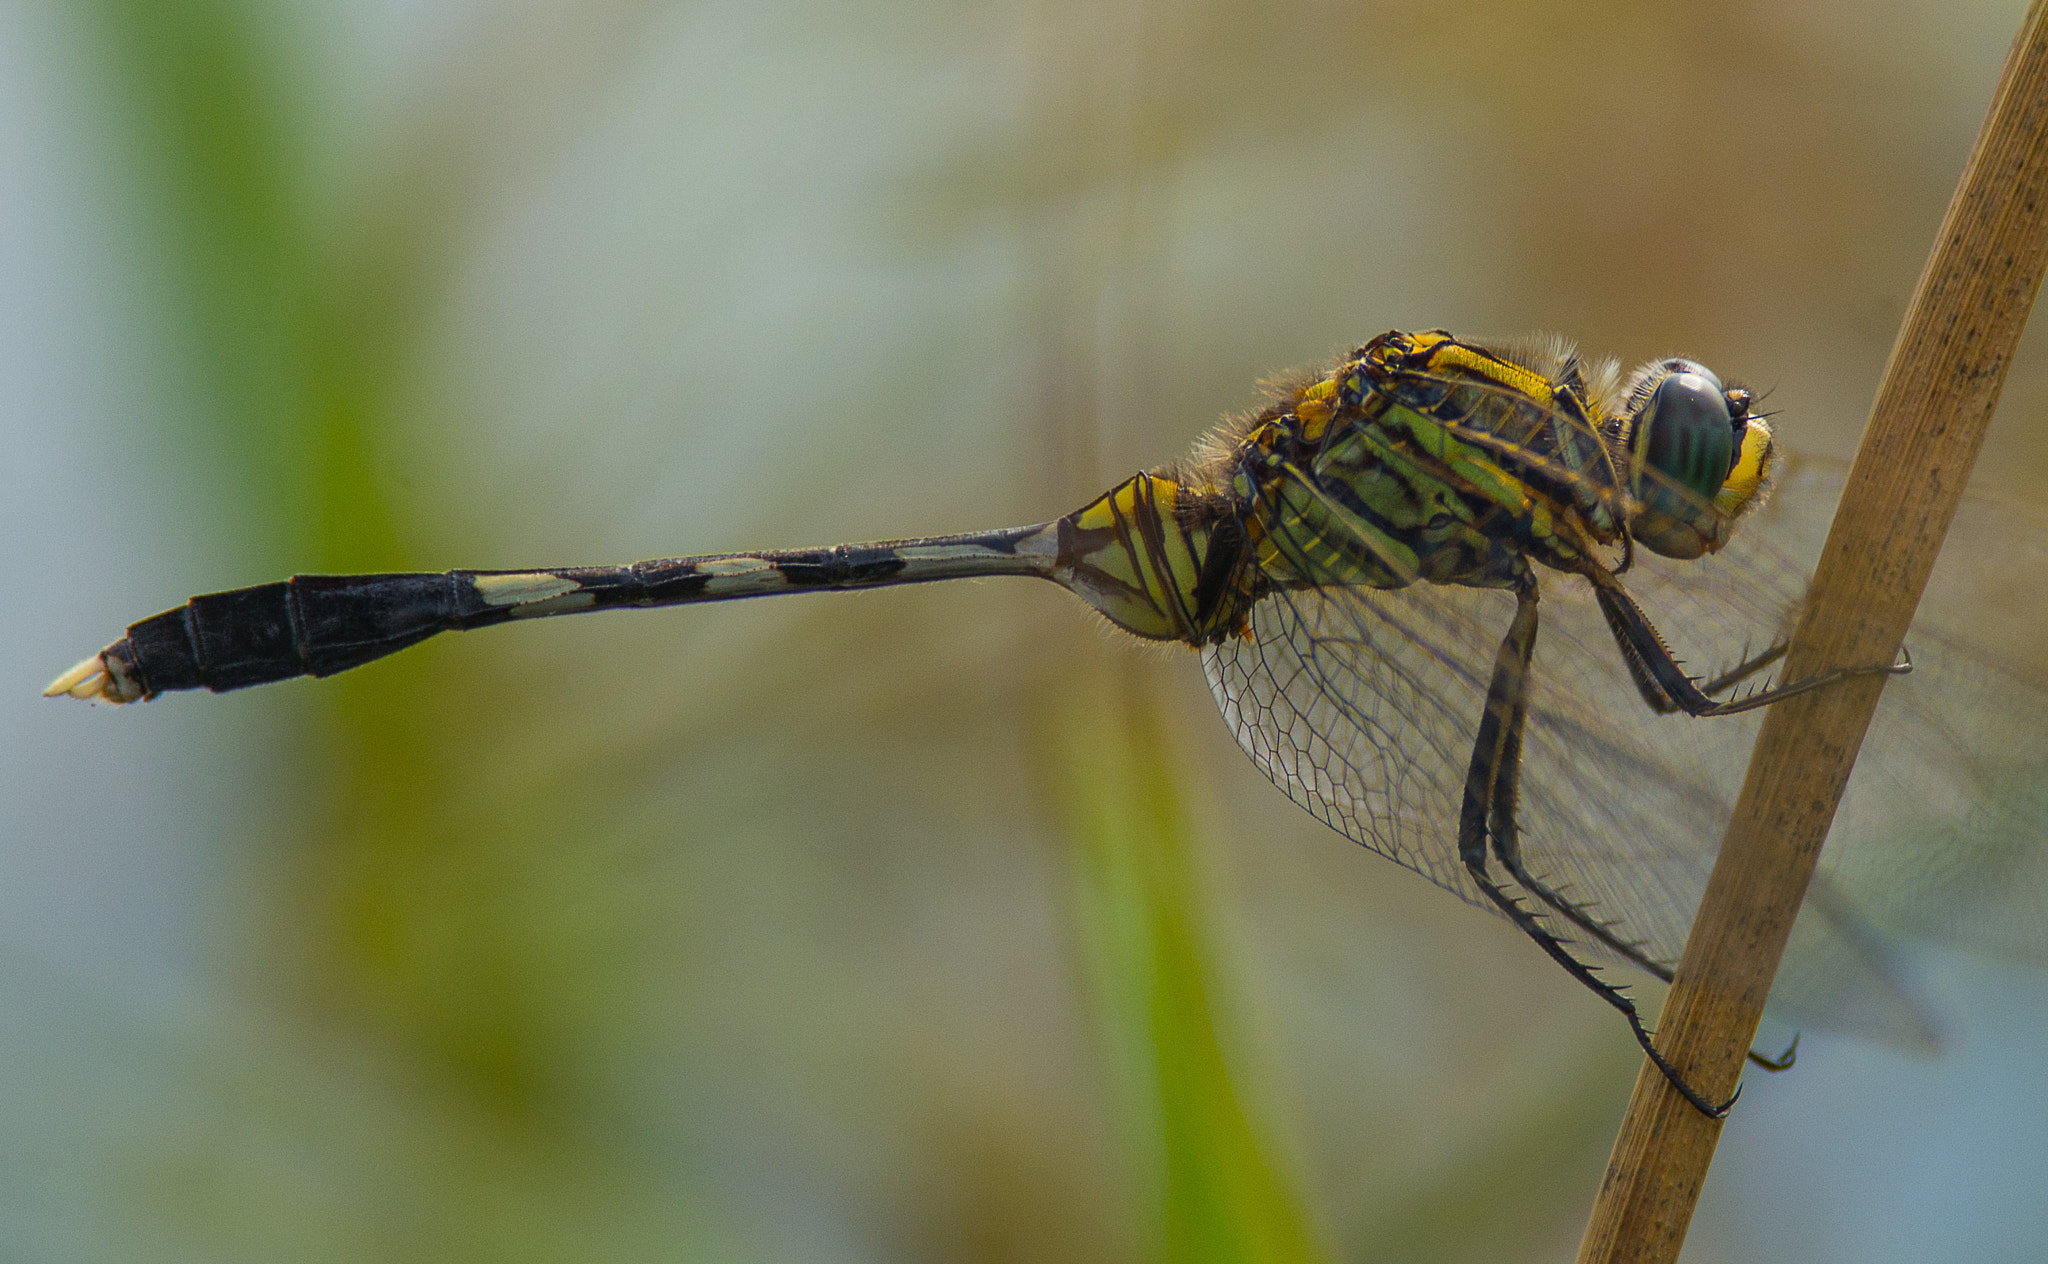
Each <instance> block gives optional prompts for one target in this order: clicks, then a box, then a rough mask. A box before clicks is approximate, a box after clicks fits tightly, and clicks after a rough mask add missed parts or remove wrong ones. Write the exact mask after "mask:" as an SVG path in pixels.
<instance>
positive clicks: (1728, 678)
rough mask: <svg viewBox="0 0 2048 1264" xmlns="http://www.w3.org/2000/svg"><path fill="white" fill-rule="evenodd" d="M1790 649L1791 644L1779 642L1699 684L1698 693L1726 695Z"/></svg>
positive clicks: (1783, 655)
mask: <svg viewBox="0 0 2048 1264" xmlns="http://www.w3.org/2000/svg"><path fill="white" fill-rule="evenodd" d="M1791 648H1792V642H1790V641H1779V642H1778V643H1777V644H1775V645H1773V646H1771V647H1770V648H1769V649H1767V650H1765V651H1763V652H1762V653H1760V654H1754V655H1751V656H1750V657H1748V658H1745V659H1743V660H1742V661H1741V662H1739V663H1737V664H1735V666H1733V667H1731V668H1729V669H1728V670H1727V671H1725V672H1722V673H1721V674H1720V675H1718V676H1716V677H1714V678H1713V679H1712V680H1706V681H1702V682H1700V692H1701V693H1704V694H1716V693H1726V692H1727V691H1728V690H1730V689H1733V688H1734V687H1735V686H1737V685H1739V684H1741V683H1742V682H1743V681H1745V680H1748V679H1749V678H1750V677H1751V676H1754V675H1756V674H1757V673H1758V672H1760V671H1762V670H1763V669H1764V668H1766V667H1769V666H1770V665H1771V664H1772V663H1775V662H1777V661H1778V660H1779V659H1781V658H1783V657H1785V652H1786V651H1787V650H1789V649H1791Z"/></svg>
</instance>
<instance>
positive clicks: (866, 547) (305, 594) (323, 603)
mask: <svg viewBox="0 0 2048 1264" xmlns="http://www.w3.org/2000/svg"><path fill="white" fill-rule="evenodd" d="M1056 534H1057V533H1056V532H1055V530H1054V528H1053V525H1052V524H1045V525H1042V526H1032V527H1013V528H1008V529H1005V530H1000V531H986V532H978V533H975V534H971V535H959V536H939V537H933V538H930V539H922V540H894V541H887V542H884V543H879V544H843V545H836V546H833V547H831V548H823V549H790V550H784V551H779V552H768V553H729V554H717V555H710V556H704V557H683V558H670V559H664V560H658V561H649V562H634V563H632V564H630V565H627V566H582V567H565V568H562V569H559V570H529V571H462V570H458V571H446V572H442V573H439V574H433V573H427V574H384V575H294V576H293V577H292V578H290V579H287V580H281V581H279V582H277V583H272V584H259V585H257V586H256V587H253V588H238V589H234V590H232V591H228V592H217V593H208V594H206V595H204V596H200V597H194V598H193V599H192V600H190V601H188V602H186V603H185V604H184V605H182V606H179V607H177V608H176V609H174V610H166V611H164V612H163V613H162V614H158V615H152V616H151V617H149V618H147V619H144V620H142V621H141V622H140V623H135V624H131V625H130V626H129V628H128V635H127V636H126V637H124V638H122V639H121V640H119V641H116V642H115V643H114V644H112V645H110V646H108V647H107V648H106V649H104V650H102V651H100V653H98V654H97V655H95V656H93V657H92V658H89V659H87V660H85V661H84V662H83V663H80V664H79V665H78V666H77V667H74V668H73V669H71V671H69V672H66V673H65V674H64V675H63V676H60V677H58V679H57V680H56V682H55V683H53V684H52V685H51V686H50V688H49V690H48V691H47V692H49V693H52V694H58V693H68V694H71V695H72V696H74V697H82V698H104V699H106V700H107V701H109V702H134V701H137V700H139V699H145V698H153V697H155V696H156V695H158V694H160V693H167V692H170V691H173V690H178V689H208V690H211V691H213V692H214V693H225V692H227V691H228V690H231V689H245V688H247V687H249V686H251V685H262V684H268V683H270V682H272V681H278V680H290V679H292V678H293V677H295V676H332V675H334V674H335V673H336V672H342V671H347V670H348V669H349V668H351V667H360V666H361V665H363V664H364V663H367V662H370V661H371V660H373V659H378V658H382V657H383V656H384V655H386V654H391V653H395V652H397V651H399V650H402V649H404V648H406V647H407V646H410V645H416V644H418V643H419V642H421V641H424V640H426V639H427V638H428V637H430V636H433V635H435V634H436V633H440V632H455V631H466V630H469V629H471V628H483V627H490V626H491V625H493V624H497V623H505V622H509V621H511V620H514V619H531V618H545V617H548V616H552V615H562V614H578V613H581V612H583V611H586V610H603V609H606V608H609V607H640V608H645V607H650V606H673V605H684V604H688V603H692V602H700V601H733V600H737V599H739V598H743V597H765V596H770V595H773V594H776V593H786V592H805V591H816V590H821V589H849V588H875V587H883V586H887V585H896V584H918V583H928V582H931V581H933V580H941V579H957V578H962V577H966V576H977V575H1039V576H1044V577H1047V578H1050V577H1052V572H1053V569H1054V564H1055V558H1054V547H1055V545H1054V541H1055V538H1056Z"/></svg>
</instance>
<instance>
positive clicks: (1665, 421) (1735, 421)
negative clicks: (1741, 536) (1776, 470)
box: [1620, 359, 1772, 559]
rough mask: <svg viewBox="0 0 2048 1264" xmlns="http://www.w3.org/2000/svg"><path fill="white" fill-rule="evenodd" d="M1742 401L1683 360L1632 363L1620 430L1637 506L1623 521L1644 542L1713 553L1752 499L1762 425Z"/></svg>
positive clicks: (1756, 493)
mask: <svg viewBox="0 0 2048 1264" xmlns="http://www.w3.org/2000/svg"><path fill="white" fill-rule="evenodd" d="M1750 402H1751V400H1750V394H1749V392H1748V391H1746V390H1743V389H1742V388H1740V387H1729V386H1724V385H1723V384H1722V382H1721V379H1720V378H1718V377H1716V376H1715V375H1714V373H1713V371H1712V370H1710V369H1708V368H1707V367H1706V366H1705V365H1702V364H1698V363H1696V362H1694V361H1691V360H1675V359H1674V360H1658V361H1655V362H1654V363H1651V364H1648V365H1645V366H1644V367H1643V368H1641V369H1639V370H1637V371H1636V375H1635V380H1634V382H1633V383H1632V384H1631V386H1630V389H1629V392H1628V405H1627V409H1626V411H1625V412H1624V413H1623V415H1622V417H1621V418H1620V431H1621V436H1622V438H1623V440H1624V441H1625V443H1626V445H1627V448H1626V452H1627V460H1628V481H1629V488H1630V491H1631V492H1632V493H1633V494H1634V496H1635V500H1636V505H1637V509H1636V512H1635V515H1634V516H1633V517H1632V518H1631V519H1630V520H1629V530H1630V533H1631V534H1633V535H1634V537H1635V538H1636V540H1637V541H1638V542H1639V543H1641V544H1642V545H1643V546H1644V547H1645V548H1647V549H1649V550H1650V551H1652V552H1654V553H1661V554H1663V555H1664V556H1665V557H1673V558H1679V559H1690V558H1695V557H1699V556H1701V555H1702V554H1705V553H1712V552H1715V551H1717V550H1718V549H1720V547H1721V546H1722V545H1724V544H1726V543H1727V542H1728V537H1729V536H1730V535H1731V534H1732V533H1733V531H1734V528H1735V520H1736V519H1737V518H1739V517H1741V516H1742V514H1743V513H1744V512H1746V511H1748V510H1749V509H1751V508H1753V507H1754V506H1755V505H1756V504H1757V503H1758V502H1759V501H1760V499H1761V495H1760V494H1761V493H1762V491H1763V489H1764V487H1765V485H1766V484H1767V483H1768V482H1769V480H1770V475H1771V461H1772V452H1771V428H1770V427H1769V426H1768V425H1766V424H1765V423H1764V420H1763V418H1761V417H1757V416H1755V415H1753V414H1752V413H1751V412H1750V411H1749V406H1750Z"/></svg>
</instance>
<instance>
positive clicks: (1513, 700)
mask: <svg viewBox="0 0 2048 1264" xmlns="http://www.w3.org/2000/svg"><path fill="white" fill-rule="evenodd" d="M1536 593H1537V589H1536V582H1535V580H1534V578H1533V577H1531V578H1525V579H1524V581H1523V582H1522V583H1521V584H1520V585H1518V586H1517V588H1516V590H1515V618H1514V622H1512V623H1511V624H1509V626H1508V632H1507V636H1506V637H1505V638H1503V639H1502V641H1501V646H1500V653H1499V655H1498V656H1497V657H1496V658H1495V659H1494V669H1493V681H1492V683H1491V684H1490V685H1489V686H1488V688H1487V691H1486V705H1485V707H1484V709H1483V710H1482V711H1481V713H1480V718H1479V735H1478V737H1477V739H1476V740H1475V741H1474V742H1473V746H1472V763H1471V766H1470V767H1469V768H1468V769H1467V771H1466V774H1465V795H1464V801H1463V803H1462V804H1461V805H1460V808H1459V813H1458V856H1459V859H1461V860H1462V861H1464V864H1465V869H1466V872H1468V873H1469V874H1471V875H1472V881H1473V882H1474V883H1475V884H1476V885H1477V886H1478V887H1479V889H1480V890H1481V891H1482V892H1484V893H1485V895H1486V898H1487V899H1489V900H1491V901H1493V903H1494V905H1495V907H1497V908H1499V909H1500V911H1501V912H1502V913H1503V914H1505V915H1506V916H1507V919H1508V920H1509V921H1511V922H1513V923H1514V924H1515V926H1516V927H1517V928H1518V929H1520V930H1521V932H1522V933H1523V934H1525V935H1527V936H1528V937H1529V938H1530V939H1533V940H1535V941H1536V945H1537V947H1539V948H1541V949H1543V951H1544V952H1546V953H1548V954H1549V955H1550V958H1551V960H1553V961H1555V962H1557V964H1559V965H1560V966H1563V967H1564V969H1565V972H1566V973H1567V974H1569V975H1571V976H1572V977H1573V978H1575V979H1577V980H1578V981H1579V982H1580V983H1581V984H1583V985H1584V986H1585V987H1586V988H1587V989H1588V990H1590V991H1591V992H1592V993H1593V994H1594V995H1595V996H1598V997H1599V998H1600V999H1601V1000H1604V1001H1606V1002H1607V1003H1608V1004H1609V1005H1612V1006H1613V1007H1614V1008H1615V1009H1617V1010H1619V1011H1621V1014H1622V1017H1624V1018H1626V1019H1627V1020H1628V1025H1629V1030H1630V1031H1632V1032H1634V1033H1635V1037H1636V1043H1637V1044H1639V1045H1641V1046H1642V1048H1643V1052H1644V1053H1645V1054H1646V1055H1647V1056H1648V1057H1649V1059H1650V1061H1651V1062H1652V1063H1653V1064H1654V1065H1655V1066H1656V1068H1657V1069H1658V1070H1659V1071H1661V1072H1662V1073H1663V1075H1664V1078H1665V1079H1667V1080H1669V1081H1670V1082H1671V1086H1672V1087H1673V1088H1675V1089H1677V1090H1678V1092H1679V1094H1680V1095H1681V1096H1683V1097H1684V1098H1685V1100H1686V1101H1688V1102H1690V1103H1692V1105H1693V1107H1694V1108H1695V1109H1697V1110H1698V1111H1699V1112H1700V1113H1702V1114H1704V1115H1707V1116H1709V1117H1710V1118H1714V1119H1721V1118H1724V1117H1726V1115H1727V1114H1728V1108H1729V1107H1730V1106H1733V1105H1734V1104H1735V1098H1734V1097H1730V1098H1729V1099H1728V1100H1727V1101H1725V1102H1722V1103H1720V1104H1719V1105H1716V1104H1714V1103H1713V1102H1710V1101H1708V1100H1707V1098H1706V1097H1705V1096H1703V1095H1702V1094H1701V1093H1700V1092H1699V1091H1698V1090H1697V1089H1695V1088H1693V1087H1692V1085H1690V1084H1688V1083H1687V1082H1686V1080H1685V1077H1684V1076H1683V1075H1682V1074H1680V1073H1679V1070H1678V1068H1677V1067H1674V1066H1672V1065H1671V1064H1670V1063H1669V1062H1667V1061H1666V1060H1665V1058H1664V1055H1663V1054H1662V1053H1660V1052H1658V1050H1657V1046H1656V1045H1655V1043H1653V1042H1652V1040H1651V1038H1650V1031H1649V1029H1648V1028H1647V1027H1645V1026H1644V1025H1643V1019H1642V1015H1641V1014H1640V1013H1638V1012H1637V1010H1636V1005H1635V1002H1634V1001H1632V1000H1630V999H1629V998H1628V995H1627V994H1626V993H1624V992H1623V991H1622V990H1621V989H1620V988H1618V987H1616V986H1614V985H1613V984H1611V983H1609V982H1607V981H1606V980H1605V979H1602V978H1601V977H1600V976H1599V975H1598V974H1597V973H1595V972H1594V970H1593V967H1591V966H1589V965H1587V964H1586V963H1585V962H1583V961H1580V960H1579V959H1578V958H1577V957H1574V956H1572V954H1571V951H1570V949H1569V948H1568V947H1567V946H1566V943H1565V941H1564V940H1561V939H1559V938H1558V937H1557V936H1555V935H1553V934H1551V933H1550V931H1549V930H1548V929H1547V928H1546V927H1545V926H1544V925H1543V922H1542V919H1541V918H1540V917H1539V916H1538V915H1537V914H1534V913H1532V912H1530V911H1529V910H1528V909H1527V908H1524V907H1523V905H1522V902H1521V901H1520V900H1518V899H1516V898H1515V897H1514V896H1512V895H1510V894H1508V893H1507V892H1506V891H1504V890H1502V889H1501V888H1500V886H1499V885H1498V884H1496V883H1495V882H1494V881H1493V879H1492V878H1491V877H1490V876H1489V875H1488V874H1487V872H1486V849H1487V835H1488V833H1489V828H1488V827H1489V825H1490V824H1491V823H1492V821H1493V819H1495V818H1496V817H1497V815H1498V813H1499V805H1500V804H1502V803H1505V804H1507V805H1509V807H1508V810H1507V814H1506V817H1505V819H1506V820H1507V822H1508V823H1509V827H1510V831H1512V822H1513V811H1512V804H1513V801H1514V797H1515V784H1516V779H1517V777H1518V776H1519V768H1518V765H1519V763H1520V759H1521V735H1522V724H1523V717H1524V715H1525V714H1526V712H1527V706H1528V683H1529V665H1530V661H1531V658H1532V656H1533V655H1534V654H1535V650H1536ZM1512 851H1513V843H1512V842H1510V844H1509V854H1512ZM1502 860H1503V862H1504V863H1509V867H1510V870H1511V871H1512V870H1514V869H1518V868H1519V867H1520V863H1519V860H1517V861H1515V862H1512V863H1510V862H1508V861H1507V855H1506V854H1503V856H1502ZM1531 889H1532V890H1533V889H1534V888H1531ZM1546 889H1547V888H1546ZM1545 902H1546V903H1548V902H1549V901H1548V900H1546V901H1545ZM1559 911H1560V912H1563V911H1564V910H1563V909H1560V910H1559ZM1566 915H1567V916H1568V917H1571V919H1572V920H1573V922H1574V923H1575V924H1583V925H1584V926H1585V927H1586V928H1587V929H1589V930H1591V931H1592V932H1593V933H1594V934H1595V935H1596V936H1598V937H1599V938H1601V940H1602V941H1603V942H1612V943H1616V944H1618V943H1619V941H1618V940H1615V939H1614V937H1613V936H1612V934H1611V932H1608V931H1606V930H1604V929H1601V928H1599V927H1598V924H1597V923H1595V922H1593V920H1592V919H1591V918H1590V917H1588V916H1586V915H1585V914H1583V913H1579V914H1576V915H1574V914H1569V913H1568V914H1566ZM1582 919H1583V920H1582ZM1624 951H1627V950H1626V949H1624ZM1631 955H1633V954H1631ZM1740 1095H1741V1089H1740V1088H1738V1089H1737V1090H1736V1096H1740Z"/></svg>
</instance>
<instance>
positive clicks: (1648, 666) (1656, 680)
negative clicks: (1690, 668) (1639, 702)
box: [1581, 566, 1913, 716]
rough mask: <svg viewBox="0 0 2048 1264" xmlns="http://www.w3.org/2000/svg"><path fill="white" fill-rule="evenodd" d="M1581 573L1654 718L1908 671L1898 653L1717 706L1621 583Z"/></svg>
mask: <svg viewBox="0 0 2048 1264" xmlns="http://www.w3.org/2000/svg"><path fill="white" fill-rule="evenodd" d="M1581 573H1582V574H1584V575H1585V576H1586V578H1587V579H1588V580H1589V581H1591V583H1592V585H1593V595H1594V596H1595V597H1596V598H1598V600H1599V602H1600V613H1601V614H1603V615H1604V616H1606V619H1607V628H1608V631H1609V632H1611V633H1612V634H1613V636H1614V643H1615V644H1616V645H1617V646H1618V647H1620V649H1621V656H1622V659H1623V661H1625V662H1626V663H1627V664H1628V668H1629V674H1630V675H1631V676H1633V677H1634V678H1635V682H1636V687H1637V689H1638V690H1639V691H1640V692H1641V693H1642V695H1643V700H1644V701H1645V702H1647V703H1648V704H1649V705H1650V707H1651V709H1652V710H1655V711H1658V712H1668V711H1672V710H1679V711H1683V712H1685V713H1686V714H1687V715H1693V716H1710V715H1735V714H1737V713H1739V712H1743V711H1753V710H1755V709H1756V708H1758V707H1763V706H1768V705H1770V704H1771V703H1773V702H1778V701H1780V700H1782V699H1785V698H1789V697H1792V696H1793V695H1794V694H1802V693H1806V692H1809V691H1810V690H1814V689H1818V688H1820V687H1821V686H1823V685H1831V684H1833V683H1835V682H1836V681H1838V680H1845V679H1847V678H1849V677H1851V676H1878V675H1883V676H1903V675H1905V674H1906V673H1908V672H1910V671H1912V670H1913V660H1912V658H1911V656H1909V655H1907V654H1905V653H1904V652H1903V651H1901V653H1900V656H1899V661H1898V662H1896V663H1890V664H1887V665H1885V666H1882V667H1837V668H1833V669H1832V670H1829V671H1824V672H1821V673H1819V674H1817V675H1813V676H1808V677H1807V678H1805V679H1804V680H1795V681H1793V682H1792V683H1791V684H1788V685H1779V686H1777V687H1776V688H1772V689H1763V690H1759V691H1758V692H1756V693H1753V694H1750V695H1749V696H1747V697H1744V698H1735V699H1731V700H1729V701H1726V702H1716V701H1715V700H1714V699H1712V698H1710V697H1708V696H1707V693H1706V692H1705V691H1702V690H1701V688H1700V686H1699V685H1698V684H1696V683H1695V682H1694V681H1693V679H1692V677H1690V676H1688V675H1686V674H1685V669H1684V668H1683V667H1681V666H1680V665H1679V663H1678V660H1677V659H1675V658H1673V657H1672V656H1671V649H1670V647H1669V646H1667V645H1665V644H1664V638H1663V637H1662V636H1660V635H1658V632H1657V629H1656V627H1655V626H1654V625H1653V624H1651V622H1650V619H1649V616H1648V615H1645V614H1644V613H1643V609H1642V607H1641V606H1638V605H1637V604H1636V601H1635V598H1633V597H1631V596H1629V594H1628V590H1627V589H1625V588H1623V587H1622V586H1621V581H1620V580H1618V579H1616V578H1615V577H1614V576H1613V575H1612V574H1611V573H1609V572H1608V571H1606V570H1604V569H1602V568H1600V567H1598V566H1589V567H1587V568H1586V569H1585V570H1583V571H1582V572H1581ZM1761 657H1762V656H1759V658H1761ZM1763 665H1764V663H1763V662H1760V661H1759V660H1758V659H1752V660H1751V661H1750V662H1749V663H1746V664H1744V665H1743V666H1742V667H1740V668H1738V669H1737V672H1738V673H1740V674H1739V675H1735V680H1740V679H1741V678H1742V677H1743V676H1746V675H1751V674H1754V673H1755V672H1756V671H1757V670H1758V669H1759V668H1761V667H1762V666H1763ZM1731 674H1734V673H1731ZM1710 683H1712V684H1716V685H1719V686H1720V687H1722V688H1726V687H1727V685H1728V684H1732V683H1735V681H1731V680H1729V678H1728V676H1725V675H1724V676H1722V677H1720V678H1719V679H1718V680H1716V681H1714V682H1710Z"/></svg>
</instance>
